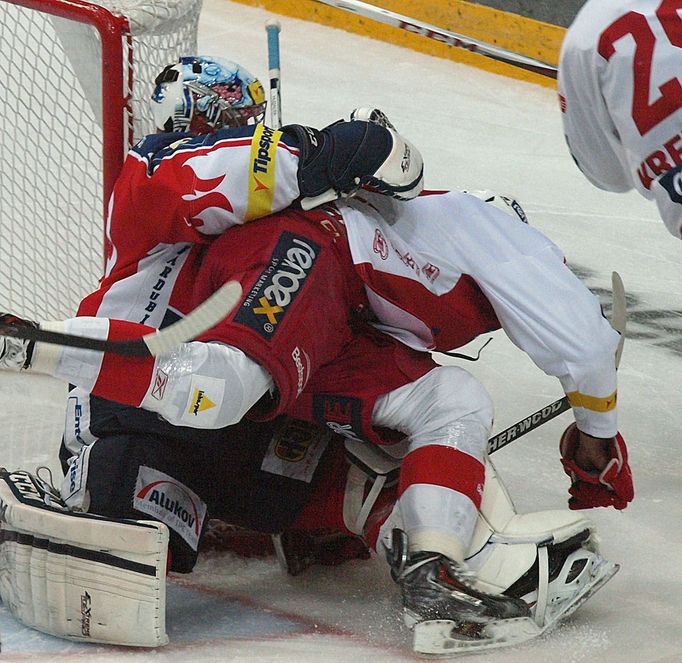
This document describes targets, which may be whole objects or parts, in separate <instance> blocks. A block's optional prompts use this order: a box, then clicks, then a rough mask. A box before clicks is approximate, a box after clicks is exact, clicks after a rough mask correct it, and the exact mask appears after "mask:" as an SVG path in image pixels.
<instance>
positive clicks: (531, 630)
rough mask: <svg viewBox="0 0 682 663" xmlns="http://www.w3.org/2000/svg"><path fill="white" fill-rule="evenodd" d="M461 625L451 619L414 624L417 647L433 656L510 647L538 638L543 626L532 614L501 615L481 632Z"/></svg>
mask: <svg viewBox="0 0 682 663" xmlns="http://www.w3.org/2000/svg"><path fill="white" fill-rule="evenodd" d="M458 628H461V625H460V624H458V623H457V622H454V621H452V620H450V619H431V620H428V621H424V622H419V623H418V624H415V626H414V639H413V649H414V651H415V652H417V653H418V654H424V655H429V656H434V657H438V656H456V655H458V654H472V653H475V652H477V651H486V650H489V649H495V648H497V647H509V646H512V645H517V644H521V643H523V642H526V641H527V640H531V639H533V638H536V637H537V636H538V635H540V634H541V633H542V629H541V628H540V627H539V626H538V625H537V624H536V623H535V622H534V621H533V620H532V619H530V618H529V617H515V618H513V619H500V620H498V621H491V622H488V623H486V624H483V625H481V629H480V631H479V633H478V634H477V636H475V637H467V636H465V635H462V634H461V633H458V632H457V629H458Z"/></svg>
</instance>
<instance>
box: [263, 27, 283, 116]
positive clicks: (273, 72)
mask: <svg viewBox="0 0 682 663" xmlns="http://www.w3.org/2000/svg"><path fill="white" fill-rule="evenodd" d="M281 29H282V26H281V25H280V23H279V21H277V20H276V19H274V18H271V19H268V20H267V21H266V23H265V31H266V33H267V35H268V75H269V76H270V123H271V125H272V126H271V128H272V129H279V128H280V127H281V126H282V96H281V91H280V83H281V76H280V67H279V33H280V30H281Z"/></svg>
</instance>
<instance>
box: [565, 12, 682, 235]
mask: <svg viewBox="0 0 682 663" xmlns="http://www.w3.org/2000/svg"><path fill="white" fill-rule="evenodd" d="M679 9H680V4H679V2H675V1H674V0H588V2H586V3H585V5H584V6H583V8H582V9H581V10H580V12H579V13H578V15H577V16H576V18H575V20H574V21H573V23H572V25H571V26H570V28H569V29H568V32H567V33H566V37H565V39H564V42H563V46H562V49H561V56H560V61H559V76H558V84H559V101H560V105H561V111H562V119H563V126H564V133H565V135H566V141H567V143H568V146H569V149H570V151H571V154H572V155H573V158H574V159H575V161H576V163H577V164H578V166H579V168H580V169H581V170H582V172H583V173H584V174H585V175H586V177H587V178H588V179H589V180H590V181H591V182H592V183H593V184H595V185H596V186H598V187H600V188H602V189H606V190H607V191H615V192H624V191H629V190H630V189H633V188H634V189H636V190H637V191H639V192H640V193H641V194H642V195H643V196H645V197H646V198H648V199H652V200H655V201H656V204H657V205H658V208H659V211H660V214H661V217H662V219H663V221H664V222H665V224H666V227H667V228H668V230H669V231H670V232H671V233H672V234H673V235H675V236H676V237H682V81H681V80H680V79H681V77H682V17H681V16H680V14H679Z"/></svg>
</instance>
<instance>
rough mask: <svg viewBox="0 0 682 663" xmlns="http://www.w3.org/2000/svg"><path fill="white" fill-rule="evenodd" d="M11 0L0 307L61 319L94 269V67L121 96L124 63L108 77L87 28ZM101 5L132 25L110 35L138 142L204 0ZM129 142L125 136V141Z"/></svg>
mask: <svg viewBox="0 0 682 663" xmlns="http://www.w3.org/2000/svg"><path fill="white" fill-rule="evenodd" d="M17 1H18V2H19V3H21V0H13V2H11V3H10V2H6V1H5V0H0V80H2V81H3V83H2V85H0V114H1V116H2V117H1V119H0V122H1V126H2V133H1V134H0V153H1V154H2V159H1V160H0V164H1V165H0V169H1V172H0V174H1V176H2V180H1V181H2V184H1V186H0V310H10V311H12V312H16V313H19V314H21V315H25V316H28V317H32V318H38V319H41V318H42V319H45V318H48V319H49V318H61V317H65V316H69V315H72V314H73V313H74V312H75V310H76V307H77V304H78V302H79V301H80V299H81V298H82V297H83V296H84V295H85V294H86V293H87V292H89V291H90V290H92V289H93V288H94V287H96V285H97V280H98V278H99V276H100V273H101V267H102V236H103V211H104V189H103V187H104V184H103V176H102V172H103V160H104V159H105V158H107V155H104V154H103V147H102V144H103V133H102V132H103V129H102V127H103V117H104V116H103V111H102V95H101V81H102V75H103V73H102V72H103V71H106V72H107V73H106V74H105V75H106V76H107V84H108V85H111V86H115V87H116V88H117V89H118V90H120V91H121V95H122V96H125V95H126V93H127V92H128V84H129V79H128V76H129V72H130V70H129V69H127V68H124V76H123V79H124V80H120V81H117V80H109V76H110V74H109V69H108V68H107V66H106V63H103V62H102V52H103V49H102V44H101V40H100V36H99V33H98V31H97V30H96V29H95V28H94V27H93V26H91V25H87V24H85V23H81V22H78V21H74V20H68V19H65V18H60V17H57V16H54V15H51V14H49V13H44V12H42V11H40V10H36V9H29V8H28V7H25V6H22V5H21V4H14V2H17ZM48 2H49V7H54V6H55V5H58V2H57V1H56V0H46V3H45V7H48ZM33 4H35V3H31V5H32V6H33ZM100 6H104V7H105V8H107V9H109V10H110V11H112V13H114V14H117V15H120V14H122V13H123V14H125V15H126V16H127V18H128V21H129V24H130V26H131V33H132V36H131V37H130V42H129V41H128V35H126V34H122V35H120V37H116V36H115V35H114V37H112V38H115V39H120V40H121V41H122V43H123V45H124V49H123V59H124V62H125V64H126V67H127V64H128V60H129V59H130V60H131V63H132V77H131V79H130V80H131V81H132V91H131V93H132V98H131V104H130V106H131V108H132V113H133V117H132V123H133V128H134V139H135V140H137V139H139V138H140V137H141V136H142V135H144V134H145V133H149V132H150V131H153V123H152V121H151V112H150V109H149V96H150V94H151V91H152V89H153V80H154V77H155V76H156V74H158V72H159V71H160V70H161V69H162V67H163V66H164V65H166V64H168V63H169V62H173V61H174V60H175V59H177V57H178V56H179V55H181V54H183V55H184V54H187V53H194V52H196V34H197V23H198V17H199V12H200V9H201V0H159V1H156V2H149V1H147V2H139V1H137V2H135V1H132V0H126V1H125V2H109V1H106V2H102V3H100ZM111 112H112V110H111V109H104V115H106V113H111ZM113 112H117V111H113ZM113 121H114V122H124V121H125V120H124V118H123V117H118V118H114V120H113ZM129 121H130V120H129ZM10 128H11V131H10ZM128 137H129V132H127V131H126V132H125V138H126V141H125V143H127V142H129V141H128ZM127 147H128V145H127V144H123V145H121V146H120V150H121V153H122V152H123V150H124V149H126V148H127ZM109 156H111V155H109ZM119 156H120V155H119Z"/></svg>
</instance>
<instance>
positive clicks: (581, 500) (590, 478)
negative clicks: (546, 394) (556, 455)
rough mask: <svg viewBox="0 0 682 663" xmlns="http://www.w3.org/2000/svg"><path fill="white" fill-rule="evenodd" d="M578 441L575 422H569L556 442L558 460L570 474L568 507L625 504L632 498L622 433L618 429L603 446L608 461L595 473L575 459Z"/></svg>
mask: <svg viewBox="0 0 682 663" xmlns="http://www.w3.org/2000/svg"><path fill="white" fill-rule="evenodd" d="M579 443H580V431H579V430H578V427H577V426H576V424H575V423H572V424H571V425H570V426H569V427H568V428H567V429H566V430H565V431H564V434H563V435H562V436H561V441H560V443H559V448H560V451H561V464H562V465H563V466H564V471H565V472H566V474H568V476H569V477H570V478H571V487H570V488H569V490H568V492H569V493H570V495H571V497H570V498H569V500H568V508H569V509H574V510H575V509H592V508H594V507H600V506H612V507H614V508H616V509H624V508H625V507H627V505H628V503H629V502H631V501H632V499H633V498H634V496H635V491H634V487H633V485H632V473H631V471H630V466H629V465H628V450H627V447H626V446H625V440H624V439H623V436H622V435H621V434H620V433H618V434H617V435H616V436H615V437H614V438H612V439H611V440H610V442H609V445H608V449H607V453H608V455H609V461H608V463H607V464H606V467H604V469H603V470H601V471H600V472H598V473H597V472H596V471H595V472H590V471H587V470H585V469H583V468H582V467H580V466H579V465H578V464H577V463H576V461H575V454H576V451H577V449H578V446H579Z"/></svg>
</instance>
